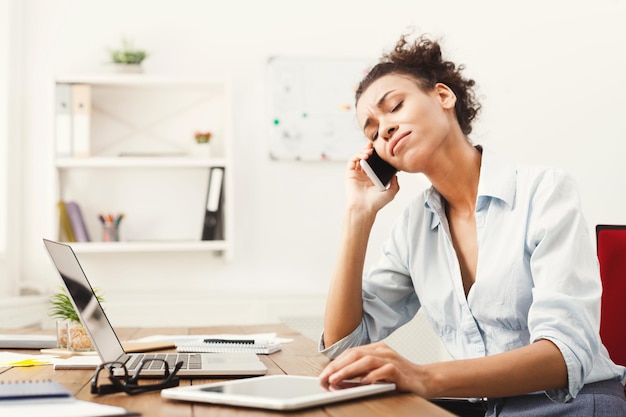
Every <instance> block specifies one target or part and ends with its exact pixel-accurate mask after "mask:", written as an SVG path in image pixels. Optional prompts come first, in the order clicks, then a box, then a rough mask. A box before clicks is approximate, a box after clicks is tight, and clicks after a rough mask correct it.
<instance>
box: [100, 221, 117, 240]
mask: <svg viewBox="0 0 626 417" xmlns="http://www.w3.org/2000/svg"><path fill="white" fill-rule="evenodd" d="M119 240H120V228H119V227H118V226H115V225H112V224H105V225H104V226H102V241H103V242H119Z"/></svg>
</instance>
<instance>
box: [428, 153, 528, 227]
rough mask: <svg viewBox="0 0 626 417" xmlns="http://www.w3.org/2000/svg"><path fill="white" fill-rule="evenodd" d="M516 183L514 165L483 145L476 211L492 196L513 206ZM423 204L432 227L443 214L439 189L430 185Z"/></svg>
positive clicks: (439, 220)
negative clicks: (429, 214)
mask: <svg viewBox="0 0 626 417" xmlns="http://www.w3.org/2000/svg"><path fill="white" fill-rule="evenodd" d="M516 184H517V170H516V168H515V165H512V164H511V163H510V162H509V161H507V160H506V159H503V158H501V157H500V156H499V155H497V154H496V153H494V152H491V151H490V150H489V149H485V148H484V147H483V152H482V161H481V164H480V177H479V179H478V195H477V201H476V211H480V210H481V209H483V208H484V207H486V205H487V203H488V201H489V199H492V198H495V199H498V200H501V201H503V202H504V203H505V204H506V205H508V206H509V208H513V204H514V202H515V191H516V187H517V186H516ZM424 206H425V207H426V209H427V210H429V211H430V212H431V213H432V217H431V223H430V227H431V229H434V228H435V227H437V225H439V223H440V222H441V217H443V216H445V214H444V206H443V198H442V197H441V194H439V191H437V190H436V189H435V188H434V187H432V186H431V187H430V188H429V189H428V190H426V192H425V203H424Z"/></svg>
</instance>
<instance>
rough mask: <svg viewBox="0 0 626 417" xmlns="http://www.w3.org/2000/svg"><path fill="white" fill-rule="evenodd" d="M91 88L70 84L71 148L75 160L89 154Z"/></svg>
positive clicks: (85, 85)
mask: <svg viewBox="0 0 626 417" xmlns="http://www.w3.org/2000/svg"><path fill="white" fill-rule="evenodd" d="M90 141H91V86H90V85H89V84H72V148H73V152H72V154H73V156H74V157H76V158H87V157H89V156H90V154H91V144H90Z"/></svg>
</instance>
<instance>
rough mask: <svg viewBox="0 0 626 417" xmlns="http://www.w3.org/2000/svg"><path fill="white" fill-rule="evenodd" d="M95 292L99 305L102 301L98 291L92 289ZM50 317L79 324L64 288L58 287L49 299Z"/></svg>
mask: <svg viewBox="0 0 626 417" xmlns="http://www.w3.org/2000/svg"><path fill="white" fill-rule="evenodd" d="M94 291H95V292H96V298H97V299H98V301H100V302H101V303H102V302H103V301H104V299H103V298H102V296H101V295H100V294H98V293H99V290H97V289H94ZM50 304H51V306H50V310H49V314H50V317H52V318H54V319H58V320H70V321H73V322H76V323H80V319H79V317H78V314H76V310H75V309H74V306H73V305H72V301H71V300H70V297H69V296H68V294H67V290H66V289H65V288H64V287H59V291H58V292H57V293H55V294H53V295H52V296H51V297H50Z"/></svg>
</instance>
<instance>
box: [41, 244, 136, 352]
mask: <svg viewBox="0 0 626 417" xmlns="http://www.w3.org/2000/svg"><path fill="white" fill-rule="evenodd" d="M43 241H44V244H45V245H46V249H47V250H48V253H49V255H50V258H51V259H52V262H53V263H54V265H55V266H56V268H57V270H58V272H59V275H60V276H61V279H62V280H63V284H64V285H65V288H66V289H67V292H68V294H69V296H70V299H71V300H72V304H73V305H74V308H75V309H76V312H77V313H78V316H79V317H80V319H81V322H82V323H83V326H85V328H86V329H87V331H88V332H89V335H90V336H91V340H92V342H93V343H94V345H95V346H96V350H97V351H98V354H99V355H100V359H102V361H103V362H110V361H115V360H119V358H121V357H122V356H123V355H124V354H125V352H124V349H123V348H122V345H121V343H120V341H119V339H118V338H117V335H116V334H115V331H114V330H113V328H112V327H111V324H110V323H109V319H108V318H107V316H106V315H105V314H104V310H103V309H102V306H101V305H100V302H99V301H98V299H97V298H96V295H95V293H94V291H93V288H92V287H91V284H90V283H89V281H88V280H87V276H86V275H85V273H84V272H83V269H82V267H81V266H80V263H79V262H78V259H77V258H76V254H75V253H74V251H73V250H72V248H71V247H70V246H69V245H64V244H62V243H58V242H53V241H51V240H47V239H44V240H43Z"/></svg>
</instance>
